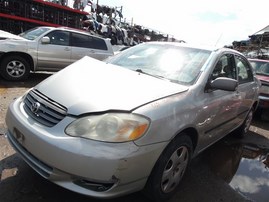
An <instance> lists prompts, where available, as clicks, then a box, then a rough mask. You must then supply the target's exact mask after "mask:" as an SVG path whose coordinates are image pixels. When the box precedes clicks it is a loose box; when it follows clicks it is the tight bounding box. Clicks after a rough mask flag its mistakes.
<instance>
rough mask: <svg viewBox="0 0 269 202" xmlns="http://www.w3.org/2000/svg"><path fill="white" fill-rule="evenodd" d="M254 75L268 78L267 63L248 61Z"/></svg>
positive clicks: (268, 69) (268, 67)
mask: <svg viewBox="0 0 269 202" xmlns="http://www.w3.org/2000/svg"><path fill="white" fill-rule="evenodd" d="M250 64H251V65H252V67H253V68H254V70H255V72H256V74H260V75H267V76H269V62H264V61H250Z"/></svg>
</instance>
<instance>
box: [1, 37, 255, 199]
mask: <svg viewBox="0 0 269 202" xmlns="http://www.w3.org/2000/svg"><path fill="white" fill-rule="evenodd" d="M259 88H260V83H259V81H258V80H257V79H256V77H255V76H254V74H253V72H252V68H251V66H250V64H249V62H248V60H247V59H246V58H245V57H244V56H243V55H242V54H241V53H239V52H236V51H234V50H231V49H226V48H221V49H215V48H213V49H210V48H201V47H194V46H189V45H186V44H180V43H166V42H150V43H143V44H139V45H137V46H134V47H132V48H129V49H127V50H125V51H123V52H122V53H119V54H117V55H115V56H112V57H111V58H109V59H107V60H106V61H98V60H95V59H93V58H89V57H84V58H82V59H81V60H79V61H77V62H75V63H73V64H71V65H70V66H68V67H67V68H65V69H63V70H61V71H60V72H58V73H56V74H54V75H52V76H50V77H49V78H47V79H46V80H44V81H43V82H41V83H40V84H38V85H37V86H35V87H34V88H32V89H30V90H29V91H28V92H27V93H26V94H25V95H23V96H22V97H20V98H18V99H16V100H15V101H14V102H13V103H11V104H10V106H9V109H8V112H7V116H6V124H7V126H8V132H7V136H8V139H9V141H10V143H11V145H12V146H13V147H14V148H15V149H16V150H17V152H18V153H20V154H21V156H22V158H23V159H24V160H25V161H26V162H27V163H28V164H29V165H30V166H31V167H32V168H33V169H34V170H36V171H37V172H38V173H39V174H40V175H42V176H43V177H44V178H46V179H48V180H50V181H52V182H54V183H56V184H58V185H60V186H62V187H65V188H67V189H69V190H72V191H75V192H78V193H81V194H85V195H88V196H92V197H97V198H112V197H118V196H121V195H124V194H129V193H132V192H136V191H140V190H144V191H145V193H146V194H147V195H148V196H149V197H150V198H152V199H153V200H155V201H164V200H166V199H168V198H169V197H171V196H172V195H173V194H174V193H175V192H176V191H177V187H178V185H179V184H180V182H181V180H182V178H183V177H184V173H185V171H186V169H187V168H188V165H189V163H190V160H191V159H192V158H193V157H195V156H196V155H197V154H199V153H200V152H201V151H203V150H204V149H205V148H207V147H209V146H210V145H212V144H213V143H215V142H216V141H218V140H220V139H221V138H223V137H224V136H226V135H227V134H229V133H230V132H232V131H236V132H235V134H236V135H238V136H240V137H243V136H244V135H245V134H246V133H247V132H248V128H249V126H250V122H251V120H252V116H253V112H254V111H255V109H256V108H257V105H258V94H259Z"/></svg>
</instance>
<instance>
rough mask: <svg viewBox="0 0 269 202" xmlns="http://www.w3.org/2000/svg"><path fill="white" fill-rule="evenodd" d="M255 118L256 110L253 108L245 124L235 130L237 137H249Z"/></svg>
mask: <svg viewBox="0 0 269 202" xmlns="http://www.w3.org/2000/svg"><path fill="white" fill-rule="evenodd" d="M253 116H254V109H253V108H251V109H250V111H249V112H248V115H247V117H246V118H245V120H244V122H243V124H242V125H241V126H240V127H239V128H238V129H236V130H235V135H236V136H237V137H239V138H244V137H245V136H246V135H247V133H248V131H249V127H250V124H251V121H252V118H253Z"/></svg>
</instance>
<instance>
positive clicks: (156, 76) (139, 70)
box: [135, 69, 165, 79]
mask: <svg viewBox="0 0 269 202" xmlns="http://www.w3.org/2000/svg"><path fill="white" fill-rule="evenodd" d="M135 71H136V72H139V73H142V74H146V75H149V76H153V77H155V78H159V79H165V78H164V77H163V76H159V75H155V74H150V73H147V72H144V71H143V70H142V69H136V70H135Z"/></svg>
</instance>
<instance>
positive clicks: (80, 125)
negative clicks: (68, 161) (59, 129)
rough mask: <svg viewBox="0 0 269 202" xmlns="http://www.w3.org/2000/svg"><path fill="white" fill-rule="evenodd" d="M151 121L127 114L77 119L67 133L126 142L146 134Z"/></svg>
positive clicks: (68, 127) (100, 139)
mask: <svg viewBox="0 0 269 202" xmlns="http://www.w3.org/2000/svg"><path fill="white" fill-rule="evenodd" d="M148 127H149V120H148V119H146V118H145V117H143V116H139V115H135V114H126V113H107V114H102V115H92V116H87V117H83V118H80V119H77V120H76V121H74V122H72V123H71V124H70V125H68V126H67V128H66V129H65V133H66V134H67V135H70V136H74V137H83V138H87V139H92V140H99V141H104V142H126V141H132V140H136V139H138V138H139V137H141V136H142V135H144V134H145V132H146V131H147V129H148Z"/></svg>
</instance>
